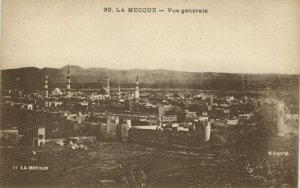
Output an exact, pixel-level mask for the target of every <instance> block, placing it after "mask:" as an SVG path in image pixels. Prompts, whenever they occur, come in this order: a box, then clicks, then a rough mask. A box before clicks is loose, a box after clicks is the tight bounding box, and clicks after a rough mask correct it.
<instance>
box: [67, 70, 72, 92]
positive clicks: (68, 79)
mask: <svg viewBox="0 0 300 188" xmlns="http://www.w3.org/2000/svg"><path fill="white" fill-rule="evenodd" d="M67 95H68V96H70V95H71V75H70V67H69V65H68V76H67Z"/></svg>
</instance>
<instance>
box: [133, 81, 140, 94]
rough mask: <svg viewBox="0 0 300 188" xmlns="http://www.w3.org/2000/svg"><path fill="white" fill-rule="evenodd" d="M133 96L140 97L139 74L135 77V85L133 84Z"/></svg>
mask: <svg viewBox="0 0 300 188" xmlns="http://www.w3.org/2000/svg"><path fill="white" fill-rule="evenodd" d="M134 97H135V98H136V99H139V98H140V91H139V76H137V77H136V86H135V91H134Z"/></svg>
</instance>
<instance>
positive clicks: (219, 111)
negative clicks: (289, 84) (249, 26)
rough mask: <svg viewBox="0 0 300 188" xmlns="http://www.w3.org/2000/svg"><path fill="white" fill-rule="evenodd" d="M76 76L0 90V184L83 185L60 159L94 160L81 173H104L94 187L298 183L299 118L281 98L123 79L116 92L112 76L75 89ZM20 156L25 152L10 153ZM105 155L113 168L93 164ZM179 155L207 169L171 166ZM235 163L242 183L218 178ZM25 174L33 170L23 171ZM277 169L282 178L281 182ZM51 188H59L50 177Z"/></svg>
mask: <svg viewBox="0 0 300 188" xmlns="http://www.w3.org/2000/svg"><path fill="white" fill-rule="evenodd" d="M71 77H72V72H71V71H70V69H69V66H68V69H67V77H66V78H65V79H66V80H65V83H66V85H65V87H64V88H59V87H56V88H51V89H50V88H49V75H48V73H47V71H46V74H44V75H43V78H44V79H43V80H40V82H41V83H42V85H43V88H40V89H39V90H36V91H33V92H28V91H26V92H25V91H24V90H17V89H14V88H13V87H12V88H10V89H5V90H2V94H1V132H0V133H1V134H0V136H1V147H2V149H5V150H7V151H6V152H5V153H4V152H2V153H3V154H2V155H3V160H2V163H1V166H2V167H5V168H4V169H7V170H5V174H2V175H1V179H3V180H4V181H3V185H12V181H13V179H17V181H16V182H17V184H19V185H21V184H22V182H23V181H28V182H30V185H32V186H40V185H44V184H43V183H45V182H47V185H48V184H49V181H48V180H46V179H44V178H40V179H39V180H37V181H36V182H35V181H32V182H31V181H29V180H23V179H22V177H23V176H26V177H31V176H33V177H34V176H43V175H42V174H43V173H44V174H45V173H46V174H47V177H49V176H52V175H53V174H55V173H58V174H59V173H61V176H64V175H66V176H67V177H68V178H69V179H65V180H64V179H62V178H61V177H57V176H56V177H55V178H57V179H56V180H57V181H56V182H57V183H58V182H60V183H62V184H63V185H66V186H67V185H77V186H83V185H81V184H78V183H79V182H81V183H83V182H86V180H84V181H76V180H74V179H76V178H78V179H80V177H79V176H78V175H76V173H75V172H72V173H71V174H72V175H69V174H68V172H67V171H66V170H65V169H61V171H59V172H58V171H56V170H58V169H59V166H60V165H62V166H64V165H63V164H61V163H57V162H55V161H59V160H61V161H65V160H68V161H65V162H63V163H66V164H68V163H70V164H71V163H72V162H70V160H72V159H71V158H73V159H74V161H73V162H74V163H77V164H78V165H79V164H80V165H82V164H81V163H82V160H86V161H89V162H90V163H91V164H89V165H90V166H91V168H85V167H82V166H81V167H80V166H79V167H78V168H79V171H81V170H82V171H84V172H87V173H95V172H97V173H99V174H98V175H99V177H97V178H96V180H95V179H93V178H92V177H85V176H83V177H85V178H87V179H88V180H89V181H88V182H87V184H88V185H92V186H96V185H98V184H100V185H103V186H107V187H114V186H125V187H159V186H166V185H174V186H176V187H181V186H195V185H199V186H204V187H207V186H208V187H210V186H212V187H213V186H222V187H224V186H225V187H231V186H233V187H239V186H243V185H245V184H249V182H253V184H252V186H254V185H258V186H285V185H286V186H288V187H289V186H290V187H294V186H296V185H297V176H298V172H297V169H298V167H297V155H298V131H299V128H298V126H299V112H298V108H297V105H295V104H290V103H288V102H287V101H286V100H285V99H279V98H278V97H273V96H271V95H268V94H267V95H257V94H251V93H249V92H245V88H244V87H241V88H239V90H240V92H238V93H226V92H221V91H209V90H208V91H206V90H197V89H188V88H170V89H166V88H151V87H148V88H146V87H145V88H142V87H141V86H140V80H139V75H136V79H135V83H132V84H134V85H135V87H134V88H128V87H124V86H123V85H122V84H120V83H114V87H112V86H111V83H110V74H109V73H107V74H106V75H105V77H106V78H105V83H102V84H103V87H101V88H99V87H94V88H91V87H90V88H78V87H77V88H76V89H73V88H72V82H71ZM242 81H243V80H242ZM294 100H297V99H294ZM295 106H296V107H295ZM245 143H246V144H245ZM274 143H276V144H275V145H273V144H274ZM285 144H289V145H285ZM8 148H10V149H8ZM14 150H17V151H22V152H18V154H16V156H14V152H13V151H14ZM166 152H167V153H168V154H166V156H165V155H164V154H163V153H166ZM172 152H174V153H173V154H172V156H170V153H172ZM175 153H176V154H175ZM17 155H19V156H17ZM20 155H21V156H20ZM87 155H88V156H87ZM107 155H111V156H107ZM261 156H263V157H261ZM20 157H21V158H22V160H21V162H20V160H19V158H20ZM251 157H252V158H254V160H252V159H251V160H250V159H249V158H251ZM50 158H52V159H50ZM104 158H107V159H106V160H111V161H110V162H111V163H108V164H104V163H103V161H102V163H101V162H100V163H99V162H95V163H93V162H92V161H93V160H96V161H97V160H100V161H101V160H104ZM134 158H135V159H134ZM136 158H138V159H136ZM263 158H264V159H263ZM265 158H267V159H265ZM45 159H48V161H47V162H46V161H45ZM131 159H132V160H134V162H132V161H131ZM177 159H178V160H188V161H189V162H191V164H192V163H193V164H195V163H196V164H197V165H199V168H201V170H199V171H197V170H196V171H195V169H194V168H191V169H189V168H190V167H188V166H189V164H190V163H189V162H187V164H185V162H183V161H181V162H178V161H177V162H172V161H173V160H175V161H176V160H177ZM157 160H158V161H161V162H156V161H157ZM195 160H196V161H197V162H195V163H194V162H192V161H195ZM257 160H258V161H257ZM270 160H273V162H270ZM4 161H5V162H4ZM75 161H76V162H75ZM151 161H152V162H151ZM167 161H168V162H167ZM229 161H230V162H234V163H235V165H236V164H237V165H238V167H236V172H235V173H237V174H241V176H242V177H239V176H237V175H236V174H235V175H233V174H231V175H230V174H227V173H226V172H220V169H222V170H226V169H227V168H235V167H233V166H230V167H227V166H226V165H229V164H231V163H230V162H229ZM106 162H107V161H106ZM163 163H172V164H174V169H172V168H171V167H172V165H170V166H171V167H170V166H168V167H163ZM72 164H73V163H72ZM101 164H103V165H104V166H102V167H101ZM97 165H100V166H99V167H95V166H97ZM176 165H177V166H178V165H179V166H180V168H179V167H178V168H177V167H176ZM182 165H183V166H184V167H183V166H182ZM197 165H196V166H197ZM224 165H225V166H224ZM259 165H261V168H260V167H258V166H259ZM268 165H269V166H268ZM272 165H273V166H272ZM274 165H281V166H280V168H279V167H278V166H274ZM12 166H13V167H12ZM75 166H76V165H75ZM75 166H74V164H73V165H70V167H72V168H75ZM83 166H84V165H83ZM153 166H156V168H158V166H162V169H164V168H171V169H164V170H162V171H159V172H158V174H160V176H158V175H157V176H156V175H154V174H153V173H152V174H151V173H150V172H152V170H153V169H152V170H151V167H153ZM262 166H264V168H262ZM266 166H268V167H269V168H266ZM2 167H1V168H2ZM202 167H203V168H202ZM14 168H15V169H14ZM24 168H26V169H25V170H24ZM65 168H67V167H65ZM81 168H82V169H81ZM241 168H242V170H241ZM281 168H282V169H281ZM20 169H23V171H22V170H20ZM27 169H31V170H36V171H37V172H36V174H33V175H32V174H26V173H27V171H28V170H27ZM149 169H150V170H149ZM251 169H252V170H251ZM259 169H264V170H266V169H268V170H269V172H261V170H259ZM272 169H273V170H274V169H275V170H274V172H272ZM192 170H194V171H195V172H193V171H192ZM276 170H278V172H277V171H276ZM44 171H46V172H44ZM154 171H155V170H154ZM173 171H174V172H173ZM175 171H176V172H175ZM183 171H184V172H183ZM282 171H285V173H286V174H285V175H282ZM104 172H105V173H104ZM246 172H247V173H248V174H246V175H245V174H243V173H246ZM256 172H257V174H255V173H256ZM176 173H179V174H180V173H182V174H181V175H178V174H177V175H176ZM199 173H200V174H199ZM201 173H202V174H201ZM211 173H213V174H211ZM260 173H262V174H263V175H262V174H260ZM280 173H281V175H280V176H281V177H282V178H281V179H280V178H278V177H277V176H279V174H280ZM62 174H64V175H62ZM101 174H102V175H101ZM186 176H188V177H186ZM227 176H228V177H227ZM236 176H237V177H236ZM196 177H198V178H196ZM200 177H203V180H202V179H201V178H200ZM89 178H91V179H89ZM214 178H217V179H214ZM31 179H32V177H31ZM50 179H51V178H50ZM196 179H199V181H200V182H201V183H200V182H198V180H196ZM212 179H214V180H212ZM52 180H53V179H52ZM275 180H276V181H275ZM16 182H15V183H16ZM28 182H27V183H28ZM73 183H74V184H73ZM50 185H51V183H50ZM52 185H54V186H55V185H57V184H55V181H54V182H52Z"/></svg>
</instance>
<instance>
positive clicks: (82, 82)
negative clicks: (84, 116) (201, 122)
mask: <svg viewBox="0 0 300 188" xmlns="http://www.w3.org/2000/svg"><path fill="white" fill-rule="evenodd" d="M67 69H68V67H67V66H64V67H63V68H61V69H55V68H43V69H38V68H35V67H26V68H19V69H7V70H1V86H2V89H28V90H39V89H42V88H43V82H44V77H45V75H46V72H47V73H48V76H49V87H50V88H55V87H61V88H64V87H65V85H66V82H67V81H66V78H67ZM70 73H71V83H72V88H101V87H102V85H103V84H105V78H106V75H109V77H110V82H111V86H112V87H117V85H118V84H119V83H120V84H121V85H122V86H121V87H133V86H134V85H135V80H136V76H137V75H139V80H140V85H141V87H152V88H179V87H180V88H196V89H209V90H239V91H241V90H242V89H243V80H244V89H245V90H266V89H267V90H290V89H295V87H298V77H299V76H298V75H283V74H280V75H279V74H244V75H243V74H229V73H195V72H182V71H172V70H142V69H131V70H114V69H105V68H88V69H83V68H81V67H79V66H70Z"/></svg>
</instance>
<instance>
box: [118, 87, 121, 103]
mask: <svg viewBox="0 0 300 188" xmlns="http://www.w3.org/2000/svg"><path fill="white" fill-rule="evenodd" d="M118 97H119V99H120V98H121V88H120V84H119V88H118Z"/></svg>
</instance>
